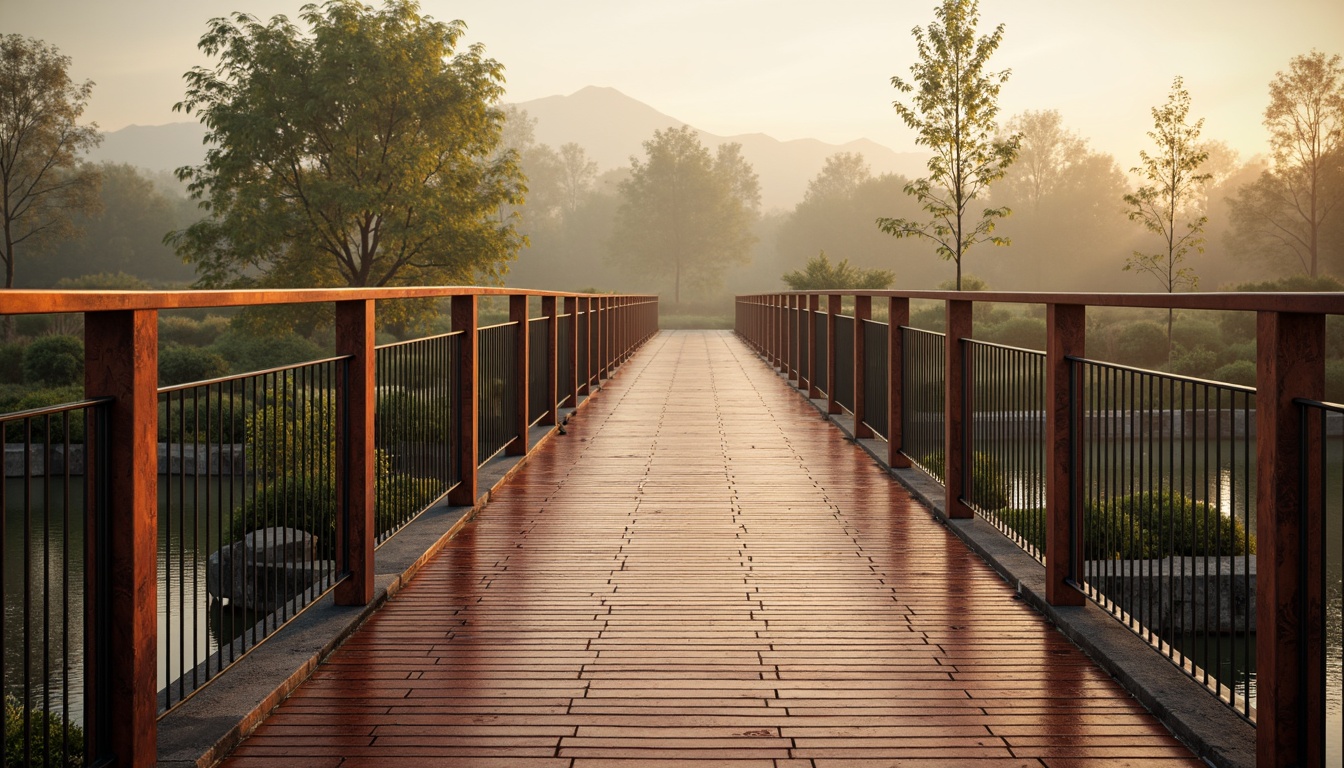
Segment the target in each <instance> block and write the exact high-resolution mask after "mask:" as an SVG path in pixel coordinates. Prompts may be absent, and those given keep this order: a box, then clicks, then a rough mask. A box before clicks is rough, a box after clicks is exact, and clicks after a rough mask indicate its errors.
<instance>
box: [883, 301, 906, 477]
mask: <svg viewBox="0 0 1344 768" xmlns="http://www.w3.org/2000/svg"><path fill="white" fill-rule="evenodd" d="M887 322H888V323H890V327H889V328H888V329H887V466H889V467H899V468H905V467H908V466H910V459H909V458H907V457H906V455H905V454H904V453H902V450H903V449H904V447H905V443H904V440H905V437H904V431H903V430H904V428H905V332H904V331H902V330H901V326H906V325H909V324H910V300H909V299H905V298H898V297H895V296H893V297H891V298H890V299H888V300H887Z"/></svg>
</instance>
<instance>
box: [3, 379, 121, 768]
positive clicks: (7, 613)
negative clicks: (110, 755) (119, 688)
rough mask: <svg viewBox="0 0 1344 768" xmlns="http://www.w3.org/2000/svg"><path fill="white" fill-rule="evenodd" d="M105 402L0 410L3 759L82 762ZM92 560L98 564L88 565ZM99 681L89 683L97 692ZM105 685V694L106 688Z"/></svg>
mask: <svg viewBox="0 0 1344 768" xmlns="http://www.w3.org/2000/svg"><path fill="white" fill-rule="evenodd" d="M104 411H105V404H104V403H100V402H94V401H84V402H81V403H72V404H69V405H61V406H54V407H49V408H40V409H35V410H31V411H24V412H21V413H14V414H8V415H5V416H3V417H0V462H2V463H0V467H2V468H3V470H4V471H3V472H2V473H0V483H3V494H2V495H0V502H3V505H4V506H3V507H2V508H0V510H2V511H3V515H2V516H0V562H2V563H3V567H0V583H2V584H3V589H2V590H0V593H2V594H3V596H4V611H3V613H0V693H3V698H4V706H5V726H6V727H5V750H6V752H5V756H6V763H5V764H6V765H9V764H11V762H10V761H11V760H13V761H14V762H13V764H15V765H28V764H32V765H63V766H64V765H85V764H87V763H91V762H93V760H92V759H89V758H97V757H99V756H98V755H90V754H89V749H90V745H89V743H88V740H87V738H86V734H88V733H89V732H90V731H91V730H92V728H90V727H89V726H90V725H91V724H90V723H89V722H88V721H87V720H86V718H88V717H89V716H96V713H99V712H100V711H102V712H103V713H104V714H105V712H106V708H105V706H104V707H99V706H96V705H95V706H87V704H88V702H86V701H85V692H86V685H85V684H86V680H85V674H86V671H87V670H89V669H91V668H99V667H100V666H101V665H98V664H94V665H92V667H91V666H90V665H86V663H85V659H86V658H87V657H88V656H89V655H90V654H96V653H97V652H98V650H99V649H98V648H96V647H91V646H90V644H89V643H88V642H87V640H86V638H88V637H89V634H88V632H87V630H88V625H87V622H88V621H90V620H102V621H106V616H105V615H104V616H99V617H96V618H95V617H94V616H93V615H91V614H92V612H95V611H96V610H97V608H98V607H99V606H100V605H103V606H105V605H106V598H105V596H101V597H100V595H99V593H98V591H99V590H103V589H105V588H106V587H107V585H108V576H107V574H106V573H105V572H90V571H88V570H87V566H86V564H87V563H89V562H94V563H102V564H103V565H105V564H106V562H107V560H106V558H105V557H90V555H91V554H93V553H94V552H95V551H96V548H97V547H98V542H99V541H101V540H103V536H102V535H100V532H102V534H103V535H105V525H106V503H105V502H106V500H105V498H104V497H103V495H102V491H101V485H100V484H99V483H98V482H96V481H95V482H89V481H90V480H95V478H96V474H95V470H94V467H95V466H97V464H98V462H99V460H100V457H101V455H102V454H103V451H104V450H105V449H104V445H103V443H102V441H101V440H100V439H99V436H101V435H102V432H103V429H102V427H101V424H100V422H101V419H102V416H103V414H104ZM95 567H97V566H95ZM105 688H106V686H105V684H101V685H97V686H94V690H98V689H105ZM104 693H106V691H105V690H104Z"/></svg>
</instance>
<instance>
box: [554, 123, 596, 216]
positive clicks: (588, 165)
mask: <svg viewBox="0 0 1344 768" xmlns="http://www.w3.org/2000/svg"><path fill="white" fill-rule="evenodd" d="M559 158H560V199H561V201H562V202H561V205H562V206H563V207H564V209H565V215H567V216H569V215H573V214H574V212H575V211H577V210H578V208H579V206H580V205H581V204H582V203H583V198H584V196H585V195H587V194H588V193H589V192H590V191H591V190H592V188H593V182H594V181H595V180H597V163H596V162H594V161H592V160H589V159H588V153H587V152H584V151H583V147H581V146H579V145H578V144H575V143H574V142H572V141H571V142H568V143H565V144H561V145H560V154H559Z"/></svg>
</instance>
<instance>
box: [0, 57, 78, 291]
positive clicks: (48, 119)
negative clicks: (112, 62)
mask: <svg viewBox="0 0 1344 768" xmlns="http://www.w3.org/2000/svg"><path fill="white" fill-rule="evenodd" d="M69 68H70V57H69V56H62V55H61V54H60V52H59V51H58V50H57V49H56V48H55V47H54V46H51V45H47V44H46V43H44V42H42V41H40V40H34V39H32V38H29V37H23V36H21V35H12V34H11V35H5V36H3V37H0V216H2V217H3V224H4V229H5V238H4V244H3V245H4V249H3V250H2V251H0V259H3V261H4V264H5V287H6V288H13V287H14V267H15V256H16V251H17V249H18V247H19V246H25V247H35V246H38V245H40V244H43V243H48V242H53V241H56V240H60V239H62V238H65V237H69V236H70V235H71V234H72V233H73V229H74V227H73V224H72V223H71V215H72V214H73V213H75V212H78V211H86V210H90V209H92V208H94V207H95V206H96V205H97V198H96V197H95V192H96V190H97V187H98V174H97V173H96V172H95V171H94V170H92V169H91V168H88V167H86V166H78V165H77V164H76V161H77V159H78V156H79V155H80V154H81V153H82V152H84V151H85V150H88V149H90V148H92V147H95V146H97V145H98V143H99V142H100V141H101V140H102V139H101V137H100V136H99V135H98V126H97V125H95V124H89V125H79V124H78V121H79V118H80V116H81V115H83V114H84V107H85V105H86V104H87V103H88V100H89V96H90V95H91V94H92V93H93V82H92V81H85V82H83V83H80V84H75V83H74V82H72V81H71V80H70V75H69V74H68V72H67V70H68V69H69Z"/></svg>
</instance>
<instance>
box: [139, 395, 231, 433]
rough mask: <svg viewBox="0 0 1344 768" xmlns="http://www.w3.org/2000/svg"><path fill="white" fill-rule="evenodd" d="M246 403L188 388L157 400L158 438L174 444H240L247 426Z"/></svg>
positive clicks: (228, 396)
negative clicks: (185, 392)
mask: <svg viewBox="0 0 1344 768" xmlns="http://www.w3.org/2000/svg"><path fill="white" fill-rule="evenodd" d="M247 414H248V402H247V400H246V399H245V398H244V397H242V396H236V395H230V394H228V393H223V392H199V393H198V392H196V391H188V393H187V394H186V396H185V397H182V396H177V395H174V396H173V397H171V398H170V399H169V400H168V401H167V402H164V401H163V400H160V401H159V434H158V437H159V441H160V442H174V443H211V444H214V443H241V442H243V441H244V439H245V435H246V428H247Z"/></svg>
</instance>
